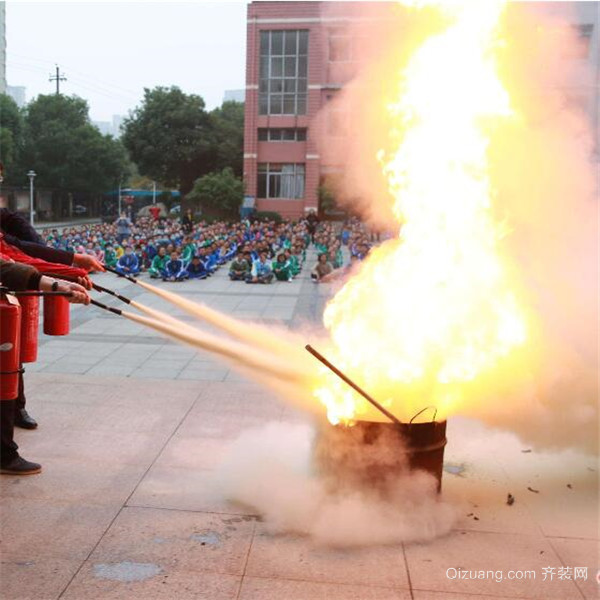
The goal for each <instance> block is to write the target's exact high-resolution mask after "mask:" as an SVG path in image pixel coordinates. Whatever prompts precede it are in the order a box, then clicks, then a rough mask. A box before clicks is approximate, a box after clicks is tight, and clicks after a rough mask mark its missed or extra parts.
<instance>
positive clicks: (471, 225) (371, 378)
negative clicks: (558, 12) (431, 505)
mask: <svg viewBox="0 0 600 600" xmlns="http://www.w3.org/2000/svg"><path fill="white" fill-rule="evenodd" d="M504 6H505V2H504V1H502V0H486V1H485V2H463V3H451V4H447V3H444V4H442V5H440V7H439V11H440V14H441V15H442V18H443V19H444V22H445V23H446V24H447V26H446V27H445V28H444V29H443V30H442V31H439V30H436V31H435V32H434V33H432V35H430V36H429V37H427V38H426V39H425V41H424V42H423V43H422V44H421V45H420V46H419V47H418V48H417V49H416V50H415V51H414V53H413V54H412V56H411V58H410V60H409V61H408V63H407V65H406V67H405V68H404V69H403V70H402V71H401V72H399V73H398V83H397V97H396V98H395V99H394V100H393V101H392V102H390V103H389V104H388V106H387V111H388V116H389V120H390V137H391V139H392V141H393V144H392V150H391V151H387V152H384V151H381V152H380V154H379V156H378V158H379V159H380V162H381V164H382V169H383V173H384V175H385V177H386V179H387V182H388V187H389V191H390V193H391V197H392V198H393V211H394V215H395V216H396V218H397V220H398V222H399V224H401V230H400V235H399V238H398V239H396V240H391V241H388V242H386V243H384V244H382V245H381V246H380V247H378V248H377V249H375V250H374V251H372V253H371V255H370V256H369V258H368V260H366V261H365V263H364V264H363V266H362V268H361V270H360V272H359V273H358V274H357V275H356V276H355V277H353V278H352V279H351V280H350V281H348V282H347V284H346V285H345V286H344V287H343V288H342V289H341V290H340V291H339V292H338V294H337V295H336V296H335V297H334V298H333V299H332V301H331V302H330V303H329V304H328V306H327V308H326V310H325V314H324V323H325V326H326V327H327V329H328V330H329V333H330V336H331V341H332V345H333V347H332V348H330V349H329V352H330V356H331V358H332V361H334V362H336V363H337V365H338V366H339V367H340V368H341V369H343V370H345V371H346V372H347V373H348V375H349V376H350V377H351V378H353V379H355V380H356V381H357V382H358V383H359V384H361V385H363V386H364V387H365V389H367V390H369V391H370V392H371V393H372V394H373V395H374V396H375V397H376V398H377V399H378V400H379V401H380V402H381V403H382V404H384V405H385V406H388V407H390V408H391V410H392V412H395V414H396V415H397V416H398V417H399V418H401V419H405V420H408V419H410V417H411V416H412V415H414V414H415V413H416V412H417V411H418V410H420V409H421V408H423V407H424V406H426V405H428V404H432V405H434V406H435V407H436V408H437V409H438V411H439V412H438V414H439V415H447V414H448V413H449V412H452V409H453V407H456V405H457V404H459V403H460V402H461V401H462V400H463V391H464V388H465V386H468V385H471V384H472V383H473V382H476V381H477V379H478V378H479V377H481V376H484V375H486V374H489V373H490V372H493V371H494V369H496V368H497V367H498V365H499V364H500V363H501V362H502V361H503V359H505V357H507V356H509V355H510V354H511V352H512V351H514V349H515V348H517V347H519V346H521V345H523V344H524V343H525V341H526V339H527V327H526V323H525V317H524V313H523V311H522V310H521V308H520V305H519V298H518V297H517V296H518V295H517V293H516V291H515V286H513V285H511V281H510V269H509V268H508V265H507V264H506V263H505V261H504V259H503V257H502V240H503V236H505V235H506V233H507V227H506V225H505V224H503V223H499V222H496V221H495V218H494V214H493V212H492V208H493V205H494V201H495V200H496V199H495V197H494V190H493V189H492V187H491V184H490V179H489V175H488V163H487V148H488V144H489V136H490V131H492V130H493V128H494V127H501V126H502V123H503V122H505V121H506V120H509V119H515V118H518V117H517V115H515V114H514V111H513V109H512V108H511V101H510V95H509V93H508V91H507V89H506V88H505V87H504V84H503V82H502V81H501V80H500V78H499V76H498V72H497V64H496V62H497V61H496V58H495V55H496V51H497V50H498V48H500V47H501V44H502V41H501V39H500V37H499V33H498V31H499V25H498V24H499V22H500V18H501V16H502V13H503V10H504ZM436 28H439V21H436ZM314 394H315V396H316V397H317V398H318V399H319V400H320V401H321V402H323V403H324V404H325V406H326V407H327V412H328V418H329V420H330V421H331V422H332V423H337V422H340V421H341V422H351V421H352V420H353V419H356V418H357V417H359V416H361V415H362V416H363V417H364V416H365V415H367V416H368V417H369V418H377V415H375V414H373V413H372V411H370V409H369V406H368V405H367V404H366V403H365V402H364V401H363V400H362V399H361V398H360V397H359V396H357V395H356V394H355V393H354V392H352V391H350V390H349V389H348V388H346V386H345V384H343V383H341V382H339V381H337V380H336V378H335V377H334V376H333V375H330V374H329V373H326V372H325V371H323V372H322V378H321V379H320V381H319V382H318V383H316V384H315V390H314Z"/></svg>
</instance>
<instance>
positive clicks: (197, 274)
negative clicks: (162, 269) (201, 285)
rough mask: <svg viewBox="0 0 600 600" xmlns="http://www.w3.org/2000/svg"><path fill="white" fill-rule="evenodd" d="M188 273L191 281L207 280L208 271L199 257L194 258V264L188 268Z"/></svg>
mask: <svg viewBox="0 0 600 600" xmlns="http://www.w3.org/2000/svg"><path fill="white" fill-rule="evenodd" d="M187 272H188V276H189V278H190V279H206V278H207V277H208V271H207V270H206V267H205V266H204V263H203V262H202V261H201V260H200V257H199V256H194V257H193V258H192V262H191V263H190V264H189V265H188V266H187Z"/></svg>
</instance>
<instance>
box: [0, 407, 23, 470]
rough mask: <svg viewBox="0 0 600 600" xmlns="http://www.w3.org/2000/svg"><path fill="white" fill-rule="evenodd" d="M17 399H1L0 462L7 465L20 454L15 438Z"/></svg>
mask: <svg viewBox="0 0 600 600" xmlns="http://www.w3.org/2000/svg"><path fill="white" fill-rule="evenodd" d="M16 402H17V401H16V400H0V438H1V443H0V462H1V463H2V464H3V465H5V464H8V463H10V462H11V461H12V460H13V459H14V458H15V457H16V456H18V452H17V450H18V448H19V447H18V446H17V444H16V443H15V440H14V433H15V405H16Z"/></svg>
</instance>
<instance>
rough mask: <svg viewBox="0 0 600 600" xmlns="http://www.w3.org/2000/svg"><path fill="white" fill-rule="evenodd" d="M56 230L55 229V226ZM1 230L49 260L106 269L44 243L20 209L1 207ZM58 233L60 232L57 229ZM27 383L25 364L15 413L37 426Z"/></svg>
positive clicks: (21, 423)
mask: <svg viewBox="0 0 600 600" xmlns="http://www.w3.org/2000/svg"><path fill="white" fill-rule="evenodd" d="M54 231H56V230H54ZM0 232H1V233H2V234H3V236H4V240H5V241H6V242H7V243H9V244H10V245H11V246H14V247H15V248H18V249H19V250H21V252H24V253H25V254H28V255H29V256H32V257H33V258H39V259H41V260H45V261H47V262H53V263H58V264H61V265H67V266H70V267H77V268H80V269H85V270H86V271H88V272H90V271H104V270H105V269H104V267H103V266H102V264H101V263H100V262H99V261H98V260H97V259H96V258H95V257H94V256H91V255H89V254H77V253H74V252H69V251H67V250H61V249H59V248H51V247H49V246H46V245H45V244H44V240H43V239H42V238H41V237H40V235H39V234H38V232H37V231H36V230H35V229H34V228H33V227H32V225H31V223H29V221H28V220H27V219H26V218H25V217H24V216H23V215H22V214H20V213H18V212H15V211H12V210H9V209H8V208H0ZM56 233H57V234H58V232H56ZM80 283H81V284H83V285H84V286H85V287H87V289H90V288H91V282H90V281H80ZM26 403H27V400H26V397H25V383H24V381H23V366H22V365H21V372H20V373H19V397H18V398H17V409H16V414H15V425H16V426H17V427H22V428H23V429H35V428H36V427H37V426H38V424H37V421H36V420H35V419H34V418H33V417H32V416H31V415H30V414H29V413H28V412H27V409H26V408H25V405H26Z"/></svg>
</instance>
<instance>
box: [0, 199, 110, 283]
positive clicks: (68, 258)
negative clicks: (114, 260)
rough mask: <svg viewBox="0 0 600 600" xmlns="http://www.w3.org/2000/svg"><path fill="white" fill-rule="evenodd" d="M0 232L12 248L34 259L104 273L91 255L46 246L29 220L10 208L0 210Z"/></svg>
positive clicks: (100, 265)
mask: <svg viewBox="0 0 600 600" xmlns="http://www.w3.org/2000/svg"><path fill="white" fill-rule="evenodd" d="M0 231H2V233H3V234H4V239H5V240H6V241H7V242H8V243H9V244H10V245H11V246H15V247H16V248H18V249H19V250H21V252H25V254H29V256H33V257H34V258H41V259H42V260H46V261H48V262H55V263H59V264H61V265H67V266H70V267H79V268H80V269H85V270H86V271H92V272H93V271H104V267H103V266H102V264H101V263H100V262H99V261H98V260H97V259H96V258H95V257H94V256H91V255H90V254H77V253H75V252H69V251H67V250H60V249H59V248H52V247H50V246H46V245H45V244H44V240H42V238H41V237H40V236H39V234H38V232H37V231H36V230H35V229H34V228H33V227H32V226H31V224H30V223H29V222H28V221H27V219H25V218H24V217H23V215H21V214H19V213H17V212H14V211H12V210H9V209H8V208H0Z"/></svg>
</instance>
